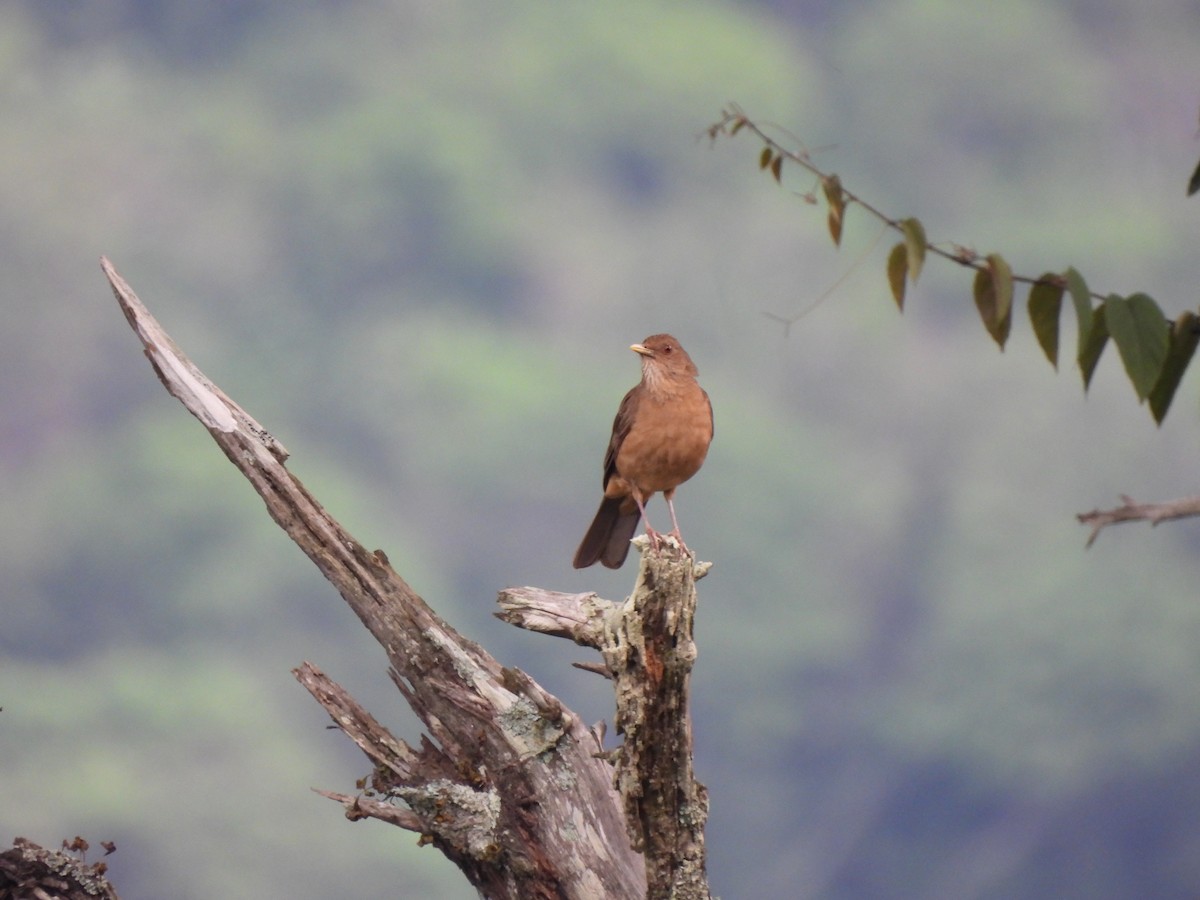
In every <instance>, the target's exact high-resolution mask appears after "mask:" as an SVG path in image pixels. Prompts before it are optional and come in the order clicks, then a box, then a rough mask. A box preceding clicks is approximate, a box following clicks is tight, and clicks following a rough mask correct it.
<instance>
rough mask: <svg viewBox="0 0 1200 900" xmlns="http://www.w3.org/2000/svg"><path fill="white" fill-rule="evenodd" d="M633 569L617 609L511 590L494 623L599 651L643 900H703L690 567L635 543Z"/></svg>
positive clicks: (694, 572)
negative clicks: (640, 863)
mask: <svg viewBox="0 0 1200 900" xmlns="http://www.w3.org/2000/svg"><path fill="white" fill-rule="evenodd" d="M634 545H635V546H636V547H638V549H639V550H640V551H641V554H642V558H641V565H640V567H639V569H638V577H637V583H636V584H635V586H634V590H633V593H632V594H631V595H630V596H629V598H628V599H627V600H626V601H625V602H624V603H620V604H618V603H613V602H611V601H608V600H602V599H600V598H598V597H596V595H594V594H562V593H556V592H553V591H545V590H542V589H540V588H529V587H526V588H510V589H508V590H506V591H502V592H501V594H500V598H499V603H500V608H501V611H500V612H499V613H497V615H498V616H499V617H500V618H502V619H504V620H505V621H507V622H511V623H512V624H514V625H518V626H520V627H522V628H528V629H530V630H533V631H540V632H544V633H546V634H553V635H557V636H559V637H566V638H570V639H571V640H573V641H575V642H576V643H577V644H581V645H583V646H587V647H595V648H596V649H598V650H599V651H600V652H601V654H602V656H603V658H604V665H605V669H606V671H607V674H608V675H609V676H610V677H611V678H612V679H613V682H614V689H615V691H616V698H617V715H616V727H617V732H618V733H619V734H621V735H623V736H624V738H625V740H624V743H623V744H622V745H621V746H620V747H619V748H617V749H616V750H615V751H613V753H612V754H611V755H612V757H613V758H614V760H615V762H616V771H617V788H618V790H620V792H621V796H622V798H623V801H624V805H625V824H626V828H627V829H628V831H629V836H630V840H631V841H632V842H633V844H634V846H635V847H637V848H638V849H639V850H641V851H642V852H643V853H644V854H645V856H646V871H647V880H648V890H647V897H649V898H652V900H659V898H664V900H665V898H672V900H708V898H709V897H710V896H711V895H710V892H709V888H708V881H707V876H706V873H705V859H706V853H705V846H704V825H705V822H706V821H707V819H708V794H707V792H706V791H705V789H704V786H703V785H702V784H700V783H699V782H697V781H696V779H695V776H694V774H693V768H692V725H691V715H690V711H689V686H690V680H691V671H692V666H693V665H694V663H695V660H696V645H695V643H694V641H693V639H692V625H693V621H694V618H695V612H696V585H695V582H696V579H697V578H701V577H703V576H704V574H705V573H706V572H707V571H708V568H709V564H708V563H701V564H696V563H695V562H694V561H693V560H692V558H691V557H690V556H687V555H684V554H682V553H681V552H680V549H679V546H678V544H677V543H676V542H675V541H674V540H673V539H670V538H667V540H666V544H665V550H664V552H662V553H656V552H653V551H652V550H650V548H649V543H648V541H647V540H646V539H645V538H644V537H641V538H637V539H635V540H634Z"/></svg>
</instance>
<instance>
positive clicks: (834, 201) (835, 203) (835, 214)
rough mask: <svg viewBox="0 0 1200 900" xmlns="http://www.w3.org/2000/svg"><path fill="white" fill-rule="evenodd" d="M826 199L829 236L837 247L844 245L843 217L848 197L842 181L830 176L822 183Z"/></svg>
mask: <svg viewBox="0 0 1200 900" xmlns="http://www.w3.org/2000/svg"><path fill="white" fill-rule="evenodd" d="M821 188H822V189H823V190H824V191H825V199H826V200H827V201H828V202H829V236H830V237H832V238H833V243H834V246H835V247H840V246H841V245H842V217H843V215H844V214H845V212H846V195H845V193H844V192H843V191H842V180H841V179H840V178H838V177H837V176H836V175H830V176H829V177H828V178H826V179H824V180H823V181H822V182H821Z"/></svg>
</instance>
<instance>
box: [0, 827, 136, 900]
mask: <svg viewBox="0 0 1200 900" xmlns="http://www.w3.org/2000/svg"><path fill="white" fill-rule="evenodd" d="M107 847H108V849H109V850H110V851H111V849H112V845H111V844H109V845H107ZM87 851H88V843H87V841H85V840H84V839H83V838H79V837H77V838H75V839H74V840H73V841H71V842H70V843H68V842H67V841H63V849H62V850H47V849H46V848H44V847H39V846H38V845H37V844H35V843H33V841H29V840H26V839H25V838H22V837H19V838H16V839H14V840H13V846H12V849H11V850H5V851H4V852H3V853H0V900H118V898H117V892H116V890H114V889H113V886H112V885H111V884H109V883H108V880H107V879H106V878H105V872H106V871H107V870H108V864H107V863H105V862H104V861H103V860H99V861H97V862H93V863H89V862H87V859H86V856H87ZM106 855H107V854H106Z"/></svg>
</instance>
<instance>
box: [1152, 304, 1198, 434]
mask: <svg viewBox="0 0 1200 900" xmlns="http://www.w3.org/2000/svg"><path fill="white" fill-rule="evenodd" d="M1197 344H1200V318H1197V317H1196V316H1195V314H1193V313H1190V312H1185V313H1183V314H1181V315H1180V316H1179V318H1177V319H1176V320H1175V321H1174V322H1173V323H1172V324H1171V346H1170V349H1169V350H1168V351H1167V361H1166V363H1165V364H1164V365H1163V370H1162V374H1161V375H1160V376H1159V377H1158V383H1157V384H1156V385H1154V390H1152V391H1151V392H1150V412H1151V414H1152V415H1153V416H1154V421H1155V422H1157V423H1158V424H1160V425H1161V424H1162V420H1163V419H1165V418H1166V417H1167V410H1168V409H1169V408H1170V407H1171V400H1172V399H1173V398H1174V397H1175V389H1176V388H1178V387H1179V382H1180V380H1181V379H1182V378H1183V373H1184V372H1186V371H1187V367H1188V363H1190V362H1191V361H1192V354H1193V353H1195V352H1196V345H1197Z"/></svg>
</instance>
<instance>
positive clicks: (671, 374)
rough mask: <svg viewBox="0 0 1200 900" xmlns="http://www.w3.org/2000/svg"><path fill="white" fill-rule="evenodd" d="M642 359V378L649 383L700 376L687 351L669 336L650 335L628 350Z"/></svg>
mask: <svg viewBox="0 0 1200 900" xmlns="http://www.w3.org/2000/svg"><path fill="white" fill-rule="evenodd" d="M629 349H630V350H632V351H633V352H634V353H636V354H638V355H639V356H641V358H642V378H643V379H644V380H646V381H647V382H649V383H653V382H656V381H658V380H660V379H662V378H670V379H677V378H695V377H696V376H697V375H699V374H700V370H699V369H697V368H696V364H695V363H693V362H692V358H691V357H690V356H688V355H687V351H686V350H684V349H683V347H681V346H680V344H679V341H677V340H675V338H673V337H671V335H669V334H652V335H650V337H648V338H646V339H645V340H644V341H642V342H641V343H640V344H633V345H631V346H630V348H629Z"/></svg>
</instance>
